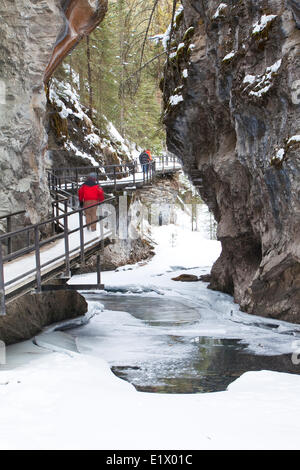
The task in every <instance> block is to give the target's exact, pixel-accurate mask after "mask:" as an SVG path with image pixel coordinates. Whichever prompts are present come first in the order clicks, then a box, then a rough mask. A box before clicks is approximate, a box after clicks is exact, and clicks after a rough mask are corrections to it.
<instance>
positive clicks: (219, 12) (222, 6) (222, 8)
mask: <svg viewBox="0 0 300 470" xmlns="http://www.w3.org/2000/svg"><path fill="white" fill-rule="evenodd" d="M227 8H228V5H227V4H226V3H220V5H219V6H218V8H217V10H216V13H215V14H214V15H213V17H212V19H213V20H216V19H217V18H220V16H221V15H223V14H224V12H225V10H226V9H227Z"/></svg>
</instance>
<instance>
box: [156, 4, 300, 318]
mask: <svg viewBox="0 0 300 470" xmlns="http://www.w3.org/2000/svg"><path fill="white" fill-rule="evenodd" d="M182 3H183V6H184V9H183V11H181V12H180V13H179V14H178V15H177V18H176V22H175V31H174V36H173V38H172V41H171V49H172V54H171V57H170V58H169V60H168V64H167V66H166V71H165V80H164V82H163V83H162V89H163V91H164V102H165V124H166V127H167V142H168V148H169V150H170V151H171V152H173V153H175V154H176V155H178V156H179V157H180V158H181V159H182V161H183V163H184V167H185V170H186V171H187V173H188V174H189V175H190V177H191V179H194V181H195V184H196V185H197V186H198V187H199V191H200V193H201V196H202V198H203V199H204V201H205V202H206V203H207V204H208V206H209V208H210V209H211V210H212V211H213V213H214V215H215V218H216V220H217V222H218V238H219V240H220V241H221V242H222V254H221V256H220V258H219V259H218V260H217V262H216V263H215V265H214V267H213V269H212V278H211V284H210V287H211V288H213V289H217V290H221V291H224V292H227V293H229V294H232V295H234V298H235V300H236V301H237V302H238V303H239V304H240V305H241V307H242V309H243V310H245V311H247V312H249V313H254V314H258V315H263V316H271V317H276V318H281V319H284V320H288V321H295V322H300V231H299V227H300V200H299V197H300V183H299V181H300V178H299V177H300V158H299V156H300V153H299V152H300V143H299V141H298V139H297V137H295V136H299V134H300V53H299V52H300V30H299V27H300V25H299V22H300V18H299V2H298V1H296V0H286V1H285V0H247V1H246V0H245V1H243V0H241V1H236V0H228V1H226V0H225V1H224V2H222V3H221V2H216V1H212V0H206V1H202V0H183V2H182ZM201 180H202V182H201ZM199 249H201V246H199Z"/></svg>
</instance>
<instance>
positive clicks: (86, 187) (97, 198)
mask: <svg viewBox="0 0 300 470" xmlns="http://www.w3.org/2000/svg"><path fill="white" fill-rule="evenodd" d="M78 197H79V201H80V205H81V206H82V207H84V208H86V210H85V211H84V212H85V217H86V224H87V226H88V227H87V228H88V230H92V232H94V231H95V230H96V226H97V222H96V220H97V208H98V206H94V207H90V206H92V205H93V204H97V202H102V201H104V191H103V189H102V188H101V187H100V186H99V185H98V184H97V175H96V173H90V175H89V177H88V178H87V180H86V182H85V183H84V184H83V185H82V186H81V187H80V188H79V191H78Z"/></svg>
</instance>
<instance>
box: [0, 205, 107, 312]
mask: <svg viewBox="0 0 300 470" xmlns="http://www.w3.org/2000/svg"><path fill="white" fill-rule="evenodd" d="M62 201H63V203H65V199H63V200H62ZM108 203H110V204H113V205H115V204H116V198H114V197H111V198H109V199H107V200H105V201H103V202H99V203H95V204H93V205H91V206H89V207H98V206H99V207H101V205H103V204H108ZM60 210H62V209H60ZM85 210H86V208H78V209H75V210H71V211H65V210H63V214H62V215H58V216H55V217H52V218H50V219H48V220H46V221H44V222H40V223H38V224H34V225H30V226H28V227H24V228H21V229H18V230H16V231H14V232H10V233H7V234H4V235H1V236H0V315H5V313H6V306H5V304H6V301H5V297H6V290H7V288H8V287H10V286H13V285H16V284H17V283H18V282H20V281H22V280H24V281H25V282H26V279H27V280H28V279H29V278H30V276H31V277H32V276H34V278H35V285H36V286H37V292H41V291H42V276H43V270H45V268H48V267H51V265H53V264H54V263H56V262H58V261H63V262H64V265H65V266H64V272H65V276H66V277H70V261H71V256H72V255H73V254H78V255H80V260H81V262H84V259H85V249H86V248H87V247H88V246H89V245H90V244H91V240H88V241H85V237H84V228H87V227H89V226H91V225H93V224H94V223H96V222H99V221H102V220H103V219H104V218H105V217H104V216H103V215H101V214H100V215H99V216H97V219H96V220H94V221H92V222H90V223H88V224H84V221H83V213H84V211H85ZM75 214H78V217H79V223H78V227H76V228H73V229H69V219H70V217H72V216H74V215H75ZM53 224H56V225H57V226H58V227H60V228H61V230H62V232H61V233H58V234H55V235H52V236H47V237H45V238H44V237H43V233H45V232H47V231H48V232H49V231H50V230H52V227H53ZM101 225H102V227H101V236H100V238H99V247H100V244H101V242H102V241H103V240H104V238H103V237H108V236H110V235H111V233H106V234H104V230H103V224H101ZM47 226H48V228H47ZM76 232H79V240H80V243H79V246H76V247H75V248H73V249H70V244H69V237H70V236H71V235H72V234H73V233H76ZM20 234H26V235H27V236H26V237H25V238H29V239H30V240H32V239H33V241H32V243H30V244H29V246H25V247H24V248H22V249H20V250H18V251H16V252H12V253H9V254H7V255H3V244H5V243H7V240H8V239H9V238H10V239H13V237H16V236H19V235H20ZM61 239H63V240H64V247H63V248H64V249H63V251H62V253H60V254H59V255H58V256H55V257H51V259H49V260H48V261H46V262H44V263H41V249H42V248H43V247H45V246H46V245H49V244H50V243H53V242H56V241H58V240H61ZM33 252H34V254H35V265H34V267H31V268H30V269H29V270H26V271H25V272H23V273H21V274H17V275H16V276H15V277H12V278H10V279H9V280H8V281H5V272H4V264H5V263H8V262H10V261H14V260H17V259H19V258H21V257H23V256H24V255H29V254H31V253H33ZM99 274H100V273H98V275H97V278H98V279H99ZM31 282H32V279H31Z"/></svg>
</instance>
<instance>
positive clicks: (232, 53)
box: [223, 51, 236, 62]
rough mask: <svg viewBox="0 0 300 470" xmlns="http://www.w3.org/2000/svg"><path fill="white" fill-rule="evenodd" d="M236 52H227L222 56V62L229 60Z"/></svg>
mask: <svg viewBox="0 0 300 470" xmlns="http://www.w3.org/2000/svg"><path fill="white" fill-rule="evenodd" d="M235 54H236V51H231V52H229V54H227V55H226V56H225V57H224V58H223V62H227V61H229V60H231V59H232V58H233V57H234V56H235Z"/></svg>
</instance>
